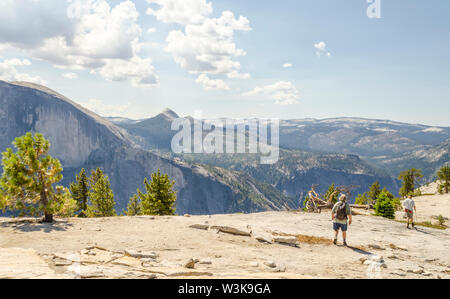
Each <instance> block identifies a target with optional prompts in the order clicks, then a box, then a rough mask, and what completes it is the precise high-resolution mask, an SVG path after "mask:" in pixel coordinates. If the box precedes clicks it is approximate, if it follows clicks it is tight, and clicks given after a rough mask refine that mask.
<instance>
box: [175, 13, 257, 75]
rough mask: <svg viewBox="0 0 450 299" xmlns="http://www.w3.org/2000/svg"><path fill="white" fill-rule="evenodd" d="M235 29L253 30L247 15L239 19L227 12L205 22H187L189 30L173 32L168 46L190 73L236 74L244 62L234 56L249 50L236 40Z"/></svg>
mask: <svg viewBox="0 0 450 299" xmlns="http://www.w3.org/2000/svg"><path fill="white" fill-rule="evenodd" d="M235 30H244V31H248V30H250V26H249V22H248V20H247V19H246V18H244V17H242V16H241V17H240V18H239V19H235V18H234V15H233V13H231V12H229V11H226V12H223V14H222V16H221V17H220V18H217V19H206V20H205V22H204V23H203V24H201V25H187V26H186V27H185V32H182V31H172V32H170V33H169V36H168V37H167V42H168V45H167V48H166V50H167V51H168V52H170V53H171V54H172V55H173V57H174V59H175V61H176V62H177V63H178V64H179V65H180V66H181V67H182V68H183V69H185V70H187V71H188V72H190V73H209V74H223V75H228V74H230V73H232V74H236V72H239V69H240V68H241V64H240V63H239V62H237V61H234V60H233V58H234V57H238V56H244V55H246V53H245V52H244V51H243V50H241V49H238V48H237V47H236V45H235V43H234V41H233V33H234V31H235Z"/></svg>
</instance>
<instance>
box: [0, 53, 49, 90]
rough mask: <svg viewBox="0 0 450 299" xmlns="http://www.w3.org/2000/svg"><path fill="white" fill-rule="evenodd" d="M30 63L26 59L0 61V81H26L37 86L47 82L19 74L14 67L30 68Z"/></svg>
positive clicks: (36, 77) (37, 77)
mask: <svg viewBox="0 0 450 299" xmlns="http://www.w3.org/2000/svg"><path fill="white" fill-rule="evenodd" d="M30 65H31V62H30V61H29V60H28V59H24V60H20V59H17V58H14V59H6V60H3V61H0V80H3V81H27V82H32V83H37V84H46V83H47V82H46V81H44V80H43V79H41V78H40V77H39V76H30V75H28V74H24V73H21V72H19V71H18V70H17V68H16V67H24V66H30Z"/></svg>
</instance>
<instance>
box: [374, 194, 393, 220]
mask: <svg viewBox="0 0 450 299" xmlns="http://www.w3.org/2000/svg"><path fill="white" fill-rule="evenodd" d="M394 201H395V200H394V196H392V194H391V193H390V192H389V191H387V190H383V191H382V192H381V193H380V195H379V196H378V198H377V203H376V204H375V207H374V208H375V215H377V216H382V217H384V218H389V219H394V218H395V204H394Z"/></svg>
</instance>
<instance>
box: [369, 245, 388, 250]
mask: <svg viewBox="0 0 450 299" xmlns="http://www.w3.org/2000/svg"><path fill="white" fill-rule="evenodd" d="M369 248H372V249H376V250H385V248H384V247H381V246H380V245H377V244H369Z"/></svg>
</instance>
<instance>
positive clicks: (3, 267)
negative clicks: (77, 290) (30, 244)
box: [0, 248, 70, 279]
mask: <svg viewBox="0 0 450 299" xmlns="http://www.w3.org/2000/svg"><path fill="white" fill-rule="evenodd" d="M32 278H38V279H58V278H61V279H62V278H70V277H68V276H67V275H62V274H56V273H55V271H53V270H52V269H51V268H50V266H49V265H48V264H47V263H46V262H45V261H44V260H43V259H42V258H41V257H40V256H39V255H38V254H37V252H36V251H35V250H34V249H23V248H0V279H32Z"/></svg>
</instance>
